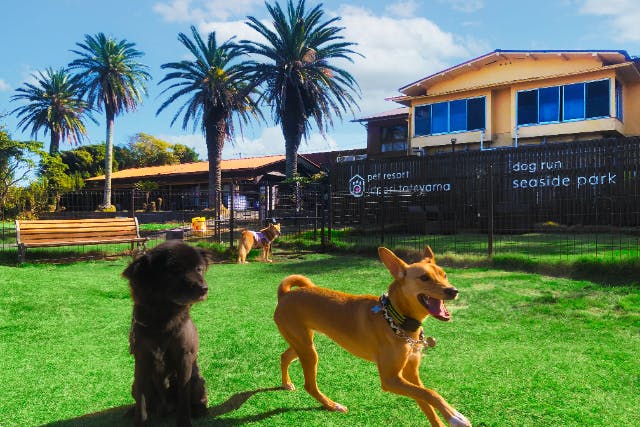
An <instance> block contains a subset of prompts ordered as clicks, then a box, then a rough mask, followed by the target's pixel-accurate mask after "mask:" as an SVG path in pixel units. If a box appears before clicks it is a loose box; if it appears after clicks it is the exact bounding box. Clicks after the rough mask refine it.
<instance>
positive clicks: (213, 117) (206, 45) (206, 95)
mask: <svg viewBox="0 0 640 427" xmlns="http://www.w3.org/2000/svg"><path fill="white" fill-rule="evenodd" d="M191 34H192V36H193V40H191V39H189V37H188V36H187V35H185V34H184V33H180V34H179V35H178V40H179V41H180V42H181V43H182V44H183V45H184V46H185V47H186V48H187V50H188V51H189V53H190V54H191V55H192V56H193V59H189V60H182V61H180V62H169V63H166V64H163V65H162V69H168V70H171V71H170V72H169V73H167V75H166V76H165V77H164V78H163V79H162V80H161V81H160V83H164V82H169V83H171V84H170V86H169V87H167V88H166V89H164V90H163V91H162V93H163V94H164V93H167V92H169V91H173V93H172V94H170V95H169V96H168V98H167V99H166V101H165V102H164V103H163V104H162V105H161V106H160V108H159V109H158V112H157V114H160V112H161V111H162V110H164V109H165V108H167V107H168V106H169V105H171V104H173V103H174V102H175V101H176V100H178V98H182V97H183V96H186V97H188V98H187V100H186V101H185V102H184V103H183V104H182V106H181V107H180V108H178V111H177V112H176V114H175V115H174V116H173V119H172V120H171V125H173V124H174V123H175V121H176V120H177V119H178V117H179V116H180V115H181V114H183V120H182V128H183V129H185V130H186V129H187V128H188V126H189V123H190V122H193V128H194V130H195V128H196V127H197V126H198V124H199V123H201V126H202V132H203V133H204V136H205V141H206V144H207V154H208V160H209V197H208V202H209V207H210V208H213V209H214V211H215V214H216V215H219V213H220V201H221V192H222V182H221V181H222V174H221V169H220V163H221V160H222V149H223V147H224V143H225V141H227V140H232V137H233V134H234V119H237V121H238V123H239V125H240V129H241V130H242V124H243V123H245V124H246V123H248V121H249V120H250V119H251V118H260V117H261V116H260V113H259V110H258V109H257V104H256V101H255V100H254V97H253V95H254V94H255V93H256V91H255V85H253V84H252V83H251V82H252V76H251V74H250V73H249V70H248V69H247V67H246V62H244V61H241V59H242V58H243V56H244V55H245V51H244V49H243V48H241V47H240V46H238V45H237V44H236V43H234V42H233V38H231V39H229V40H227V41H225V42H224V43H222V44H221V45H218V43H217V41H216V33H215V32H212V33H210V34H209V36H208V37H207V40H206V42H205V41H204V40H203V39H202V37H201V36H200V34H199V33H198V31H197V30H196V28H195V27H193V26H192V27H191ZM174 90H175V91H174Z"/></svg>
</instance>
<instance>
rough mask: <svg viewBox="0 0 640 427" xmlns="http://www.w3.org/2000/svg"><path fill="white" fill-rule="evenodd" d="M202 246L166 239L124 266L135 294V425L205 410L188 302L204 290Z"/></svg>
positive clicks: (180, 421) (184, 418) (207, 256)
mask: <svg viewBox="0 0 640 427" xmlns="http://www.w3.org/2000/svg"><path fill="white" fill-rule="evenodd" d="M212 258H213V257H212V254H211V253H210V252H208V251H206V250H205V249H201V248H196V247H192V246H189V245H187V244H186V243H183V242H182V241H179V240H169V241H167V242H165V243H162V244H160V245H158V246H156V247H155V248H153V249H152V250H150V251H149V252H147V253H146V254H143V255H141V256H139V257H138V258H137V259H135V260H134V261H133V262H131V264H129V266H128V267H127V268H126V269H125V270H124V272H123V273H122V275H123V276H124V277H125V278H127V279H128V280H129V287H130V290H131V296H132V299H133V315H132V319H131V331H130V334H129V349H130V352H131V354H133V356H134V359H135V372H134V380H133V385H132V387H131V394H132V395H133V398H134V400H135V406H134V408H133V421H134V425H136V426H137V425H141V424H142V423H144V422H145V421H146V420H147V419H148V418H149V417H150V416H155V415H159V416H167V415H169V414H172V413H175V416H176V425H178V426H190V425H191V417H192V416H193V417H198V416H204V415H206V414H207V403H208V402H207V393H206V389H205V382H204V379H203V378H202V376H201V375H200V369H199V368H198V363H197V357H198V347H199V339H198V332H197V330H196V327H195V325H194V323H193V321H192V320H191V317H190V310H191V306H192V305H193V304H195V303H197V302H199V301H203V300H204V299H205V298H206V296H207V292H208V286H207V282H206V281H205V278H204V273H205V271H206V269H207V266H208V264H209V263H210V262H211V261H212Z"/></svg>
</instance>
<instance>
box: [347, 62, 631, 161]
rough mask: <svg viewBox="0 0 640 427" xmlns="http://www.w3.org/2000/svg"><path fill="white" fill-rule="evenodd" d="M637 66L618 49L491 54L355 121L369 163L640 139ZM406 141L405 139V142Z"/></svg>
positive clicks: (420, 83)
mask: <svg viewBox="0 0 640 427" xmlns="http://www.w3.org/2000/svg"><path fill="white" fill-rule="evenodd" d="M639 69H640V61H639V60H638V59H637V58H632V57H630V56H629V54H628V53H627V52H625V51H622V50H526V51H525V50H495V51H493V52H490V53H488V54H485V55H482V56H479V57H477V58H474V59H471V60H469V61H467V62H464V63H462V64H458V65H455V66H453V67H451V68H448V69H446V70H443V71H440V72H438V73H435V74H432V75H430V76H427V77H424V78H422V79H420V80H417V81H415V82H413V83H410V84H408V85H406V86H404V87H401V88H400V89H399V90H400V92H401V95H399V96H396V97H393V98H390V100H392V101H395V102H397V103H399V104H402V105H404V106H405V108H404V109H396V110H393V111H389V112H386V113H381V114H377V115H373V116H369V117H365V118H362V119H359V120H358V121H360V122H364V123H366V125H367V129H368V130H367V139H368V141H367V148H368V153H369V155H370V156H371V157H386V156H392V155H396V156H397V155H411V154H429V153H434V152H440V151H451V150H459V149H472V150H478V149H490V148H497V147H506V146H518V145H521V144H540V143H553V142H562V141H572V140H584V139H597V138H603V137H619V136H638V135H640V71H639ZM403 138H404V139H403Z"/></svg>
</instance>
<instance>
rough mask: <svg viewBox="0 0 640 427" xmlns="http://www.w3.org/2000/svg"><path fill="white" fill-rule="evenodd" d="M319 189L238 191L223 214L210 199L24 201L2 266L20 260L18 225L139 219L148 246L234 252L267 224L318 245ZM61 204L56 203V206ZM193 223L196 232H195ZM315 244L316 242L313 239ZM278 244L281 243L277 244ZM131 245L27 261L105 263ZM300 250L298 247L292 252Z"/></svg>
mask: <svg viewBox="0 0 640 427" xmlns="http://www.w3.org/2000/svg"><path fill="white" fill-rule="evenodd" d="M319 191H320V187H319V186H313V185H312V186H306V187H305V188H304V189H302V188H301V187H300V186H295V185H294V186H287V185H280V186H273V187H259V188H257V187H251V188H243V189H242V190H241V189H240V188H239V187H236V188H234V189H233V190H229V191H224V192H223V194H222V201H223V207H222V209H221V212H220V213H219V214H216V213H215V212H214V211H213V210H210V209H208V204H207V200H208V193H207V192H206V191H204V192H170V191H161V190H154V191H148V192H144V191H136V190H125V191H121V190H115V191H113V192H112V204H113V205H114V206H115V207H116V212H99V211H97V207H98V206H99V205H100V204H101V202H102V198H103V192H102V191H101V190H84V191H76V192H71V193H66V194H64V195H62V196H59V197H55V195H53V194H46V195H42V196H41V197H40V199H42V200H40V201H38V202H34V200H33V199H26V200H22V201H20V202H19V203H17V204H16V203H14V204H12V205H11V209H6V210H5V211H4V212H0V213H1V214H2V219H3V220H2V221H0V262H3V263H9V264H10V263H14V262H15V261H16V260H17V235H16V230H15V225H14V219H16V218H17V219H36V218H37V219H84V218H114V217H122V216H126V217H130V216H135V217H136V218H137V219H138V223H139V225H140V234H141V236H143V237H147V238H148V239H149V240H150V243H149V246H153V245H155V244H157V243H158V242H161V241H164V240H166V239H168V238H169V239H170V238H181V239H185V240H188V241H191V242H199V241H207V242H209V243H217V244H220V245H222V246H225V247H230V248H233V247H234V246H235V245H236V244H237V239H238V238H239V236H240V232H241V231H242V230H243V229H252V230H259V229H261V228H263V227H265V226H266V225H267V223H269V222H279V223H281V225H282V227H281V228H282V234H283V236H284V237H285V238H286V237H290V236H297V235H300V234H302V233H304V232H307V231H309V232H310V235H311V236H314V237H315V238H316V239H320V236H321V235H322V231H320V230H319V229H318V228H319V227H320V226H321V225H323V224H322V222H321V221H320V217H319V215H320V213H319V212H318V210H317V209H318V201H319V200H322V195H323V194H324V193H322V194H320V193H319ZM56 200H57V202H55V201H56ZM194 222H196V223H197V226H194ZM312 238H313V237H312ZM276 244H277V243H276ZM126 248H127V245H122V244H113V245H111V244H106V245H105V244H101V245H77V246H72V247H69V246H65V247H54V248H37V249H32V250H31V249H30V250H28V253H27V260H28V261H36V260H53V259H71V258H73V259H75V258H85V257H87V258H88V257H104V256H108V255H115V254H121V253H122V252H123V251H126ZM292 249H294V250H295V249H296V246H292Z"/></svg>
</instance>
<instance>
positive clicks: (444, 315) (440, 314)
mask: <svg viewBox="0 0 640 427" xmlns="http://www.w3.org/2000/svg"><path fill="white" fill-rule="evenodd" d="M427 308H428V309H429V313H431V315H432V316H433V317H435V318H436V319H440V320H443V321H445V322H446V321H448V320H451V314H449V311H448V310H447V307H445V306H444V302H442V300H439V299H436V298H431V297H427Z"/></svg>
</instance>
